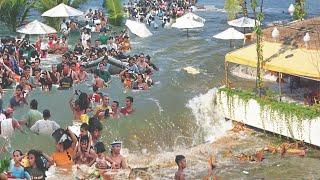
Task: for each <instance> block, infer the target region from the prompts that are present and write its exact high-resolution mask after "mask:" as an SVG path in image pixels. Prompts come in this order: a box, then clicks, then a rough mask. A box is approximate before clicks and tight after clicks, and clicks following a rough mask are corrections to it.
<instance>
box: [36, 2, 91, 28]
mask: <svg viewBox="0 0 320 180" xmlns="http://www.w3.org/2000/svg"><path fill="white" fill-rule="evenodd" d="M86 1H87V0H38V1H37V2H36V3H35V8H36V9H37V10H38V11H39V12H40V13H44V12H46V11H48V10H49V9H51V8H53V7H55V6H57V5H59V4H61V3H64V4H66V5H68V6H72V7H74V8H78V7H79V5H81V4H82V3H84V2H86ZM61 20H62V19H61V18H50V17H46V18H45V21H46V23H47V24H48V25H49V26H52V27H54V28H55V29H59V28H60V24H61Z"/></svg>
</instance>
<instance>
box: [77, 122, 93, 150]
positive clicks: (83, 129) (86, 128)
mask: <svg viewBox="0 0 320 180" xmlns="http://www.w3.org/2000/svg"><path fill="white" fill-rule="evenodd" d="M79 136H80V137H79V142H78V143H79V144H80V140H81V138H82V137H84V136H88V138H89V142H88V149H87V151H89V150H90V148H91V147H92V136H91V134H90V132H89V125H88V124H87V123H82V124H81V126H80V134H79ZM78 148H79V149H78V150H80V146H78Z"/></svg>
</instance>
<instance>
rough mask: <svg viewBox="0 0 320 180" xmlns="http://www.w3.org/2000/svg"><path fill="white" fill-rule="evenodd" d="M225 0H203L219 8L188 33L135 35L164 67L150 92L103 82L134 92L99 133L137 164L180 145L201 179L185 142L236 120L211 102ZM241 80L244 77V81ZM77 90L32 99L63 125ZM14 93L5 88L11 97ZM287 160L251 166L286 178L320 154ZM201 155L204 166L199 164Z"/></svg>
mask: <svg viewBox="0 0 320 180" xmlns="http://www.w3.org/2000/svg"><path fill="white" fill-rule="evenodd" d="M290 2H291V1H287V0H269V1H265V8H264V11H265V16H266V23H268V22H271V21H275V20H287V19H290V16H289V15H288V14H287V13H283V11H284V12H286V11H287V8H288V6H289V3H290ZM223 3H224V1H223V0H199V4H206V5H210V6H211V7H213V6H214V7H215V8H216V9H215V10H214V11H208V12H198V13H197V14H198V15H200V16H202V17H204V18H205V19H206V24H205V27H204V28H203V29H200V30H195V31H190V32H189V33H190V36H191V37H187V36H186V32H184V31H180V30H176V29H162V28H160V29H158V30H153V29H151V30H152V32H153V34H154V35H153V36H152V37H150V38H146V39H140V38H137V37H135V36H133V35H131V41H132V46H133V51H132V52H131V54H135V53H140V52H143V53H145V54H149V55H150V56H151V57H152V61H153V62H154V63H155V64H157V65H158V66H159V67H160V71H159V72H155V74H154V76H153V79H154V81H155V82H156V83H155V85H154V86H153V87H152V88H151V89H150V90H149V91H146V92H126V93H125V92H124V89H123V88H122V85H121V83H120V80H119V79H118V78H117V77H113V78H112V83H111V86H110V87H109V88H108V89H104V90H103V92H104V93H108V94H109V95H110V97H111V100H118V101H119V102H121V105H123V102H124V99H125V97H126V96H128V95H131V96H133V97H134V106H135V109H136V112H135V113H134V114H133V115H132V116H129V117H124V118H121V119H119V120H112V121H111V120H107V121H106V122H104V125H105V128H104V131H103V137H102V139H103V140H104V142H105V143H107V144H108V143H110V142H111V141H113V139H115V138H119V139H121V140H122V141H123V142H124V147H125V148H126V149H127V150H128V151H129V153H128V154H129V160H130V159H131V160H132V161H131V164H132V165H134V166H139V164H137V162H140V161H138V160H137V159H135V157H136V156H137V155H138V157H139V155H141V153H142V154H144V155H143V156H144V157H147V158H148V157H149V159H148V160H146V162H144V163H143V162H141V166H148V165H150V164H156V163H157V162H158V161H159V162H161V163H163V164H166V163H168V162H170V161H171V162H172V161H173V158H174V156H175V155H176V154H177V153H184V154H188V155H189V156H190V158H191V159H192V160H191V166H190V169H189V170H187V172H188V173H190V174H193V176H192V177H193V178H197V179H198V178H200V177H201V176H202V175H203V174H205V172H206V170H205V169H204V167H206V159H203V158H201V157H200V156H197V154H198V153H199V149H195V150H194V149H193V150H194V151H191V149H190V151H187V150H185V149H186V148H187V149H189V147H195V146H197V145H200V144H202V143H203V142H207V141H213V140H215V139H216V138H217V137H220V136H222V135H223V134H224V133H225V130H226V129H228V128H230V127H231V125H230V124H229V123H228V122H224V121H221V118H219V116H218V115H217V112H215V111H214V109H213V96H214V93H215V91H216V90H215V89H213V88H214V87H218V86H220V81H221V80H222V79H223V75H224V64H223V62H224V55H225V54H226V53H227V52H228V51H230V50H231V49H230V48H229V42H227V41H222V40H215V39H212V36H213V35H214V34H216V33H218V32H220V31H223V30H225V29H226V28H228V25H227V23H226V21H227V16H226V13H224V12H223ZM88 7H92V8H100V7H101V0H93V1H89V2H88V3H87V4H86V5H83V6H82V9H85V8H88ZM307 8H308V11H309V12H310V13H309V14H310V15H312V16H313V15H319V14H320V2H319V0H308V1H307ZM34 15H35V14H34ZM69 43H70V42H69ZM240 45H241V42H237V46H240ZM52 61H56V62H57V61H58V60H51V61H50V62H46V63H47V64H51V63H52ZM187 66H192V67H194V68H196V69H198V70H199V71H200V73H199V74H197V75H191V74H188V73H186V72H184V71H183V70H182V68H184V67H187ZM238 80H239V82H240V84H241V82H246V81H244V80H241V79H238ZM74 89H81V90H83V91H87V92H91V90H90V89H89V88H88V87H87V85H85V84H83V85H78V86H76V87H74ZM74 89H73V90H74ZM73 90H70V91H57V90H54V91H52V92H50V93H42V92H40V91H39V90H36V91H35V92H33V93H32V94H31V96H30V97H29V99H32V98H36V99H37V100H38V101H39V106H40V108H39V109H40V110H43V109H50V110H51V111H52V119H54V120H56V121H57V122H58V123H59V124H61V126H67V125H71V124H72V114H71V111H70V108H69V106H68V103H67V100H68V99H69V98H70V97H71V96H72V93H73ZM10 93H11V92H7V96H5V99H6V101H7V100H8V99H9V97H8V95H9V94H10ZM26 111H27V107H25V108H22V109H20V110H18V111H17V112H15V114H14V115H15V117H17V118H21V117H23V114H24V112H26ZM11 143H12V146H13V147H14V148H19V149H22V150H25V151H26V150H29V149H30V148H38V149H42V150H43V151H47V152H49V153H50V152H52V151H53V150H54V143H53V141H52V140H51V138H50V137H43V136H36V135H32V134H31V133H28V134H27V135H22V134H19V133H17V135H16V136H15V137H13V139H12V140H11ZM253 144H254V143H253ZM200 147H201V145H200ZM200 149H201V148H200ZM154 157H156V158H154ZM218 161H219V160H218ZM286 161H288V163H287V164H286V165H285V166H283V167H282V168H278V169H277V170H274V169H273V166H272V164H271V163H266V164H265V165H261V166H259V167H254V171H256V173H257V174H258V175H261V177H267V175H268V173H267V172H271V173H274V178H278V179H279V178H280V179H281V177H282V176H281V174H282V173H286V172H290V173H291V172H293V173H295V170H296V169H297V168H299V167H297V166H296V165H297V164H301V163H306V164H309V165H310V168H311V170H310V172H311V171H312V168H314V166H319V165H318V164H319V161H316V160H314V159H303V160H301V161H300V159H288V160H286ZM196 162H198V164H201V166H197V163H196ZM129 164H130V161H129ZM312 164H314V166H312ZM174 166H175V165H174V164H172V163H171V164H170V163H169V165H167V166H166V167H164V170H163V174H164V175H163V176H161V175H159V174H158V175H157V177H163V178H169V179H170V178H171V177H172V176H171V175H172V174H173V172H174V170H173V169H172V168H173V167H174ZM243 166H246V165H243ZM248 166H249V165H248ZM250 168H252V167H250ZM301 168H303V167H301ZM279 170H280V171H279ZM314 170H315V169H314ZM278 171H279V172H278ZM280 172H281V173H280ZM318 172H319V171H318ZM219 173H220V175H221V177H223V179H247V178H249V179H250V176H244V177H243V176H242V175H241V176H238V174H239V172H237V168H235V167H232V168H230V169H229V170H228V171H227V170H226V171H223V170H221V171H219ZM318 177H319V176H318ZM271 179H273V178H271Z"/></svg>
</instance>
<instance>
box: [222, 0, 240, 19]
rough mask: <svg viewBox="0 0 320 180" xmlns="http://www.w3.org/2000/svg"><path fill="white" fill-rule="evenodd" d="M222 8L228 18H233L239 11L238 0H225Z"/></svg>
mask: <svg viewBox="0 0 320 180" xmlns="http://www.w3.org/2000/svg"><path fill="white" fill-rule="evenodd" d="M224 9H225V10H226V11H227V13H228V19H229V20H233V19H235V18H236V17H237V13H239V12H240V11H241V6H240V2H239V0H225V2H224Z"/></svg>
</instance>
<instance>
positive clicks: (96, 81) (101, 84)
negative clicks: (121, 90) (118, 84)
mask: <svg viewBox="0 0 320 180" xmlns="http://www.w3.org/2000/svg"><path fill="white" fill-rule="evenodd" d="M93 77H94V79H93V84H92V85H93V86H97V87H98V88H104V80H103V79H101V78H100V77H99V75H98V73H97V72H95V73H94V75H93Z"/></svg>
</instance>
